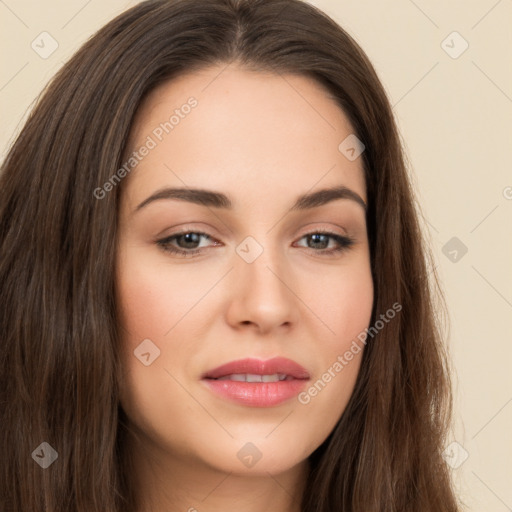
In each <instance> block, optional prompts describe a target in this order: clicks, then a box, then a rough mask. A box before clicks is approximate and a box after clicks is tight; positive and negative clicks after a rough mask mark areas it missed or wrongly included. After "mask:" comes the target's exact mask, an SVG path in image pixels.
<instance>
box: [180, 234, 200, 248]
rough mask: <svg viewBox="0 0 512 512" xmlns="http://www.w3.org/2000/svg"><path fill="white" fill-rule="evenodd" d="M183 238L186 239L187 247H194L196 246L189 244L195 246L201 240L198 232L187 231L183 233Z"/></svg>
mask: <svg viewBox="0 0 512 512" xmlns="http://www.w3.org/2000/svg"><path fill="white" fill-rule="evenodd" d="M181 238H182V239H184V240H185V243H186V247H187V249H194V247H189V245H190V244H191V245H192V246H194V245H195V244H197V243H198V242H199V235H198V234H197V233H185V234H184V235H181Z"/></svg>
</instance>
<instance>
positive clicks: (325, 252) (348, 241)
mask: <svg viewBox="0 0 512 512" xmlns="http://www.w3.org/2000/svg"><path fill="white" fill-rule="evenodd" d="M191 233H194V234H196V235H200V236H204V237H206V238H208V239H210V240H213V238H212V237H211V236H210V235H208V234H207V233H203V232H201V231H182V232H181V233H175V234H173V235H171V236H168V237H166V238H163V239H161V240H157V241H156V244H157V245H158V246H160V247H161V249H162V250H163V251H165V252H168V253H171V254H177V255H180V256H182V257H184V258H191V257H193V256H195V255H196V254H199V253H201V252H203V250H204V249H206V248H205V247H203V248H201V249H191V250H188V251H187V250H184V249H178V248H176V247H174V246H173V245H170V243H171V241H172V240H174V239H176V238H179V237H180V236H183V235H187V234H191ZM311 235H327V236H329V237H330V238H332V239H334V240H335V241H336V242H337V243H338V244H339V246H338V247H335V248H331V249H320V250H317V249H312V248H311V247H306V248H305V249H309V250H310V251H312V252H313V253H316V254H318V253H320V254H321V255H322V256H326V257H329V256H336V254H338V253H342V252H344V251H346V250H348V249H350V247H351V246H352V245H353V244H354V242H355V240H354V239H353V238H351V237H348V236H342V235H338V234H336V233H331V232H329V231H322V230H317V231H311V232H310V233H306V234H304V235H303V236H302V237H301V238H300V240H302V239H303V238H306V237H308V236H311Z"/></svg>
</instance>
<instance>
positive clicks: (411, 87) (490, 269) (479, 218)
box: [0, 0, 512, 512]
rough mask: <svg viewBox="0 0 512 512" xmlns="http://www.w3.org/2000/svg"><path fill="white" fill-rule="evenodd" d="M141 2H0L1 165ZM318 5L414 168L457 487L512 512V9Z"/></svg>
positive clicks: (505, 1) (400, 1)
mask: <svg viewBox="0 0 512 512" xmlns="http://www.w3.org/2000/svg"><path fill="white" fill-rule="evenodd" d="M136 3H137V2H135V1H134V2H126V1H121V0H109V1H108V2H106V1H104V0H103V1H99V0H89V1H87V0H46V1H40V2H33V1H29V0H0V20H1V21H0V34H1V36H0V37H1V50H2V51H1V54H0V59H1V60H0V70H1V75H0V109H1V116H2V123H1V126H0V151H1V155H0V157H1V158H2V159H3V157H4V156H5V154H6V150H7V148H8V145H9V144H10V143H11V142H12V140H13V137H14V136H15V134H16V133H18V131H19V129H20V127H21V126H22V124H23V120H24V119H25V118H26V115H27V112H28V110H29V108H30V107H31V105H32V103H33V101H34V100H35V99H36V97H37V95H38V94H39V93H40V91H41V90H42V88H43V86H44V85H45V83H46V82H47V81H48V80H49V78H50V77H51V76H52V75H53V74H54V73H55V72H56V70H57V69H58V68H59V67H60V66H61V65H62V64H63V63H64V62H65V61H66V59H67V58H68V57H69V56H70V55H71V54H72V53H73V52H74V51H75V50H76V49H77V48H78V47H79V46H80V45H81V44H82V43H83V42H84V41H85V40H86V39H87V38H88V37H89V36H90V35H91V34H93V33H94V32H95V31H96V30H97V29H98V28H99V27H100V26H102V25H104V24H105V23H106V22H107V21H109V20H110V19H112V18H113V17H114V16H115V15H117V14H118V13H120V12H122V11H123V10H125V9H126V8H128V7H130V6H132V5H135V4H136ZM311 3H313V4H314V5H317V6H318V7H320V8H322V9H323V10H324V11H326V12H327V13H328V14H330V15H331V16H332V17H333V18H334V19H336V20H337V21H338V22H339V23H340V24H341V25H342V26H343V27H344V28H345V29H346V30H347V31H348V32H349V33H350V34H351V35H352V36H353V37H354V38H355V39H356V40H357V41H358V42H359V44H360V45H361V46H362V48H363V49H364V50H365V51H366V52H367V54H368V56H369V57H370V60H371V61H372V62H373V64H374V66H375V68H376V70H377V72H378V74H379V76H380V78H381V80H382V82H383V84H384V86H385V88H386V90H387V92H388V95H389V98H390V101H391V103H392V105H393V107H394V112H395V115H396V119H397V122H398V124H399V127H400V130H401V133H402V136H403V138H404V144H405V147H406V151H407V154H408V157H409V159H410V162H411V166H412V168H413V170H414V171H413V172H414V179H415V187H416V189H417V191H418V194H419V197H420V201H421V204H422V209H423V214H424V217H425V227H426V229H428V231H429V233H430V236H431V240H432V247H433V249H434V252H435V255H436V259H437V269H438V271H439V273H440V277H441V279H442V281H443V286H444V290H445V293H446V297H447V299H448V306H449V310H450V322H451V329H450V332H449V336H448V343H449V348H450V351H451V353H452V358H453V361H454V366H455V370H456V375H454V379H455V383H456V390H455V391H456V397H457V403H456V409H455V425H454V432H453V435H452V437H451V439H450V441H457V443H459V444H458V445H453V446H452V447H451V449H450V450H448V451H447V460H448V462H449V463H450V464H451V465H452V466H453V467H454V468H453V470H452V471H453V475H454V479H455V482H456V485H457V487H458V489H459V492H460V495H461V497H462V499H463V500H464V501H465V502H466V504H467V506H468V508H467V510H470V511H475V512H476V511H485V512H505V511H512V376H511V375H512V373H511V372H510V364H511V361H512V322H511V320H512V222H511V221H512V166H511V163H512V162H511V160H512V158H511V151H510V149H511V146H512V145H511V142H512V122H511V121H512V66H511V59H510V55H512V30H511V26H510V21H511V20H512V1H511V0H499V1H497V0H479V1H475V0H472V1H466V2H462V1H449V2H427V1H425V0H415V1H413V0H393V1H392V2H379V1H377V0H371V1H369V0H368V1H355V0H352V1H341V0H315V1H312V2H311ZM44 31H46V32H48V33H49V34H51V37H53V38H54V39H55V40H56V41H57V43H58V48H57V49H56V50H55V51H54V53H53V54H52V55H50V56H49V57H48V58H42V57H40V56H39V55H38V53H36V51H34V50H33V49H32V47H31V44H32V41H35V44H39V46H40V47H42V46H43V44H42V43H41V38H40V37H39V35H40V34H41V33H42V32H44ZM454 31H456V32H458V33H459V34H460V35H456V34H455V35H453V34H452V33H453V32H454ZM450 34H451V35H450ZM42 37H48V36H42ZM445 40H446V42H445V43H443V41H445ZM464 41H466V42H467V44H468V45H469V46H468V48H467V49H466V51H464V52H463V53H461V54H460V55H458V56H457V54H458V53H460V52H461V50H463V49H464V46H465V42H464ZM38 42H39V43H38ZM44 48H46V51H48V49H51V40H49V39H46V40H45V45H44ZM39 51H43V48H40V50H39ZM449 53H451V54H452V56H454V57H457V58H452V56H450V55H449ZM453 237H456V238H457V240H455V241H453V240H452V241H451V242H450V243H448V242H449V241H450V240H451V239H452V238H453ZM447 243H448V245H446V244H447ZM453 244H455V245H453ZM461 244H464V246H465V247H467V253H466V254H462V251H461V248H462V247H463V246H462V245H461ZM443 248H444V249H443ZM443 250H444V252H443ZM454 251H455V252H454ZM466 453H467V455H468V458H467V459H466V460H464V461H463V459H464V456H465V455H466ZM462 461H463V462H462ZM459 464H460V465H459Z"/></svg>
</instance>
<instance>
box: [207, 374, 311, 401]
mask: <svg viewBox="0 0 512 512" xmlns="http://www.w3.org/2000/svg"><path fill="white" fill-rule="evenodd" d="M203 382H205V383H206V384H207V386H208V387H209V388H210V389H211V390H212V391H214V392H215V393H217V394H219V395H221V396H223V397H225V398H228V399H229V400H233V401H234V402H238V403H240V404H243V405H248V406H251V407H272V406H274V405H279V404H281V403H283V402H286V401H287V400H289V399H290V398H293V397H294V396H297V395H298V394H299V393H300V392H301V390H302V389H303V388H304V386H305V384H306V382H307V380H301V379H293V380H281V381H278V382H238V381H233V380H215V379H203Z"/></svg>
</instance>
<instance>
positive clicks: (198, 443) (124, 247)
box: [0, 0, 458, 512]
mask: <svg viewBox="0 0 512 512" xmlns="http://www.w3.org/2000/svg"><path fill="white" fill-rule="evenodd" d="M414 201H415V200H414V196H413V192H412V189H411V186H410V182H409V177H408V175H407V171H406V167H405V163H404V156H403V153H402V148H401V145H400V140H399V135H398V132H397V129H396V126H395V123H394V120H393V116H392V110H391V108H390V105H389V101H388V99H387V97H386V95H385V92H384V90H383V87H382V85H381V84H380V82H379V80H378V78H377V75H376V73H375V71H374V69H373V67H372V65H371V64H370V62H369V61H368V59H367V57H366V56H365V54H364V53H363V51H362V50H361V49H360V48H359V46H358V45H357V44H356V43H355V42H354V41H353V40H352V39H351V38H350V37H349V36H348V35H347V34H346V33H345V32H344V31H343V30H342V29H341V28H340V27H339V26H338V25H337V24H336V23H334V22H333V21H332V20H331V19H330V18H328V17H327V16H326V15H324V14H323V13H321V12H320V11H319V10H318V9H316V8H314V7H312V6H310V5H308V4H306V3H303V2H300V1H299V0H272V1H270V0H256V1H254V0H252V1H249V0H240V1H237V0H214V1H209V2H204V1H201V0H172V1H171V0H156V1H153V0H150V1H148V2H143V3H141V4H139V5H137V6H136V7H134V8H132V9H130V10H128V11H126V12H125V13H123V14H122V15H120V16H119V17H117V18H116V19H115V20H113V21H112V22H110V23H109V24H108V25H106V26H105V27H104V28H103V29H101V30H100V31H99V32H98V33H97V34H96V35H95V36H94V37H92V38H91V39H90V40H89V41H88V42H87V43H86V44H85V45H84V46H83V47H82V48H81V49H80V50H79V51H78V52H77V54H76V55H75V56H74V57H73V58H72V59H71V60H70V61H69V62H68V63H67V64H66V65H65V66H64V67H63V68H62V70H61V71H60V72H59V73H58V74H57V76H56V77H55V78H54V80H53V81H52V82H51V84H50V85H49V87H48V89H47V91H46V92H45V94H44V95H43V96H42V98H41V99H40V101H39V103H38V105H37V106H36V108H35V109H34V111H33V112H32V113H31V115H30V118H29V119H28V121H27V123H26V125H25V127H24V129H23V130H22V132H21V134H20V135H19V137H18V139H17V140H16V142H15V143H14V145H13V147H12V148H11V150H10V152H9V154H8V156H7V158H6V161H5V162H4V165H3V168H2V173H1V175H0V229H1V243H2V259H1V262H0V284H1V293H2V311H1V315H0V319H1V320H0V328H1V330H0V333H1V337H2V345H1V347H2V348H1V358H0V361H1V363H0V364H1V367H0V368H1V374H0V378H1V386H0V389H1V391H0V393H1V401H2V412H1V418H0V420H1V423H2V425H3V432H4V435H3V436H2V446H1V448H2V452H3V458H2V466H1V473H0V474H1V477H0V491H1V493H0V495H1V509H2V510H5V511H9V512H10V511H21V510H23V511H25V510H30V511H34V512H37V511H41V512H42V511H43V510H44V511H47V512H50V511H51V512H61V511H62V512H63V511H66V512H69V511H82V510H84V511H85V510H87V511H88V512H92V511H98V512H99V511H101V512H105V511H109V512H114V511H119V512H120V511H133V512H145V511H149V510H151V511H154V512H160V511H163V510H166V511H171V510H173V511H174V510H176V511H177V510H199V511H202V510H205V511H216V510H229V509H230V508H231V509H232V508H233V507H234V506H235V505H236V506H237V509H243V510H244V511H254V512H256V511H260V510H279V511H285V510H286V511H294V512H295V511H299V510H300V511H308V512H313V511H315V512H320V511H322V512H326V511H339V510H343V511H345V512H348V511H352V512H356V511H357V512H363V511H364V512H376V511H382V512H384V511H386V512H389V511H397V512H398V511H412V510H414V511H415V512H423V511H424V512H427V511H429V512H434V511H436V512H439V511H443V512H444V511H446V512H448V511H456V510H458V505H457V500H456V498H455V496H454V493H453V490H452V488H451V483H450V478H449V473H448V470H447V467H446V465H445V463H444V461H443V458H442V451H443V445H444V436H445V434H446V429H447V426H448V421H449V413H450V387H449V379H448V373H447V369H446V368H447V360H446V356H445V353H444V349H443V345H442V342H441V339H440V338H441V337H440V332H439V327H438V324H437V317H436V314H435V309H434V303H433V297H434V292H435V291H437V289H433V288H432V283H434V284H435V283H436V281H435V280H433V281H432V283H429V281H428V273H429V271H428V270H427V263H429V262H430V259H431V256H430V253H429V250H428V248H427V245H426V244H425V242H424V240H423V238H422V235H421V231H420V227H419V223H418V214H417V211H416V209H415V202H414ZM433 272H434V271H433ZM434 276H435V273H434Z"/></svg>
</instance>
